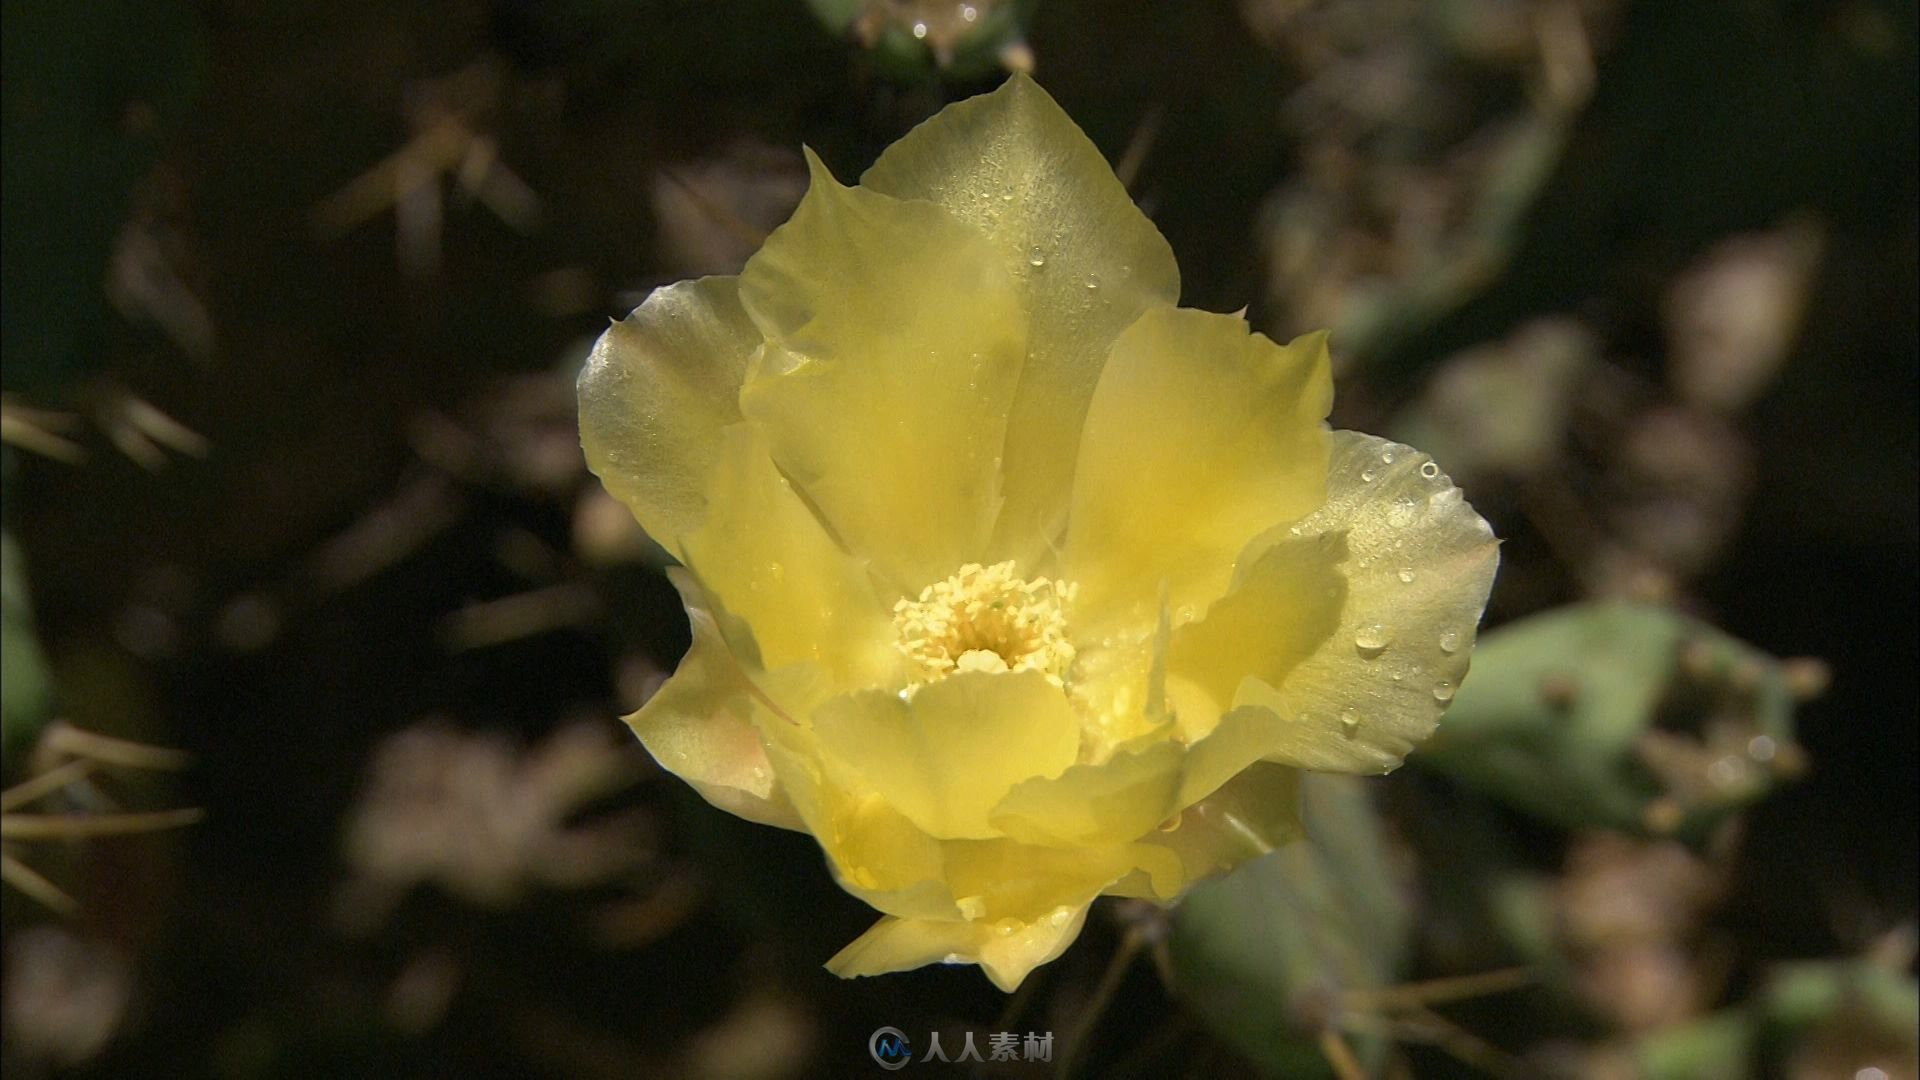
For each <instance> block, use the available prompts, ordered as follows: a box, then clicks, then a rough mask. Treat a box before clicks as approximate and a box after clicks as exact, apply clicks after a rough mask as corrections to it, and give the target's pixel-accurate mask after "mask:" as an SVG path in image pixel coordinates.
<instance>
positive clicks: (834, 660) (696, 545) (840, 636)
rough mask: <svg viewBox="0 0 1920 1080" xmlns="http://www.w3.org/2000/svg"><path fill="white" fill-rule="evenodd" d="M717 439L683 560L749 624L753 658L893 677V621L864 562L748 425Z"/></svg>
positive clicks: (869, 681)
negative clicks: (707, 499) (700, 516)
mask: <svg viewBox="0 0 1920 1080" xmlns="http://www.w3.org/2000/svg"><path fill="white" fill-rule="evenodd" d="M715 437H716V440H717V441H718V443H719V450H718V460H717V461H716V462H715V463H714V465H713V467H712V470H711V479H710V481H709V484H708V490H709V491H710V492H711V493H712V496H713V501H712V505H711V506H710V507H709V508H708V511H707V515H706V520H705V521H704V522H703V523H702V525H701V527H700V528H699V529H698V530H697V531H695V532H694V533H693V534H691V535H690V536H688V537H687V540H686V558H687V562H688V565H690V566H691V567H693V569H694V570H695V572H697V573H698V574H699V575H700V580H701V583H702V584H704V585H705V586H706V588H707V589H708V590H709V591H710V592H711V593H712V594H713V595H714V597H715V598H716V599H717V600H718V601H719V602H720V604H721V605H723V606H724V607H725V608H726V610H727V611H728V612H730V613H732V614H733V615H735V616H737V617H738V618H740V619H741V620H743V621H744V622H745V623H746V624H747V626H748V627H750V628H751V629H752V632H753V638H754V641H755V643H756V644H757V646H758V650H757V651H758V654H759V662H760V663H761V664H762V665H763V666H764V667H765V668H768V669H772V668H778V667H783V666H785V665H787V664H790V663H793V662H795V661H800V660H805V661H809V662H812V663H814V664H817V665H818V666H819V667H820V668H821V669H822V670H823V671H825V672H827V673H828V674H829V675H830V676H831V677H833V678H834V679H835V680H836V682H837V683H838V685H839V686H841V687H842V688H847V687H852V686H872V685H875V684H879V683H885V682H887V681H890V680H891V679H893V678H894V675H895V672H897V670H898V669H899V667H900V656H899V653H898V651H897V650H896V649H895V648H894V647H893V639H894V631H893V621H892V617H891V616H890V615H889V614H888V611H887V608H886V607H885V606H883V605H882V604H881V602H880V600H879V599H878V598H877V597H876V596H875V595H874V591H873V582H872V580H871V578H870V577H869V576H868V575H867V572H866V568H865V566H864V565H863V564H862V563H861V562H859V561H858V560H856V559H854V558H852V557H851V556H849V555H848V554H847V553H846V552H844V551H842V550H841V549H840V547H839V545H838V544H836V543H835V542H834V540H833V538H832V537H830V536H828V535H827V532H826V530H825V529H824V528H823V527H822V526H821V524H820V522H819V520H818V519H817V518H815V517H814V515H813V511H812V510H810V509H808V507H807V505H806V503H805V502H803V501H802V500H801V498H800V496H799V495H798V494H797V493H796V492H795V491H794V490H793V485H792V484H791V483H789V482H788V480H787V478H786V477H784V476H782V475H780V472H779V470H778V469H776V468H774V465H773V459H772V458H770V457H768V456H767V448H766V444H765V442H764V441H763V440H762V439H761V438H760V437H759V435H758V433H757V432H756V431H755V430H754V429H753V427H752V426H751V425H749V424H744V423H742V424H735V425H734V426H732V427H729V428H726V429H725V430H724V431H722V432H718V433H716V436H715Z"/></svg>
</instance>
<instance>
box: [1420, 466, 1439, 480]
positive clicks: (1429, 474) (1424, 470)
mask: <svg viewBox="0 0 1920 1080" xmlns="http://www.w3.org/2000/svg"><path fill="white" fill-rule="evenodd" d="M1420 475H1421V476H1424V477H1426V478H1427V479H1429V480H1432V479H1433V478H1434V477H1436V476H1439V475H1440V466H1438V465H1435V464H1434V463H1433V462H1431V461H1429V462H1427V463H1426V464H1424V465H1422V466H1420Z"/></svg>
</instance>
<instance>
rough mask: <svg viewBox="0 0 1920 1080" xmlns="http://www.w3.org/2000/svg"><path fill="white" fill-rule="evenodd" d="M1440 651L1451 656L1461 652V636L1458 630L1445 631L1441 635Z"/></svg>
mask: <svg viewBox="0 0 1920 1080" xmlns="http://www.w3.org/2000/svg"><path fill="white" fill-rule="evenodd" d="M1440 651H1441V652H1443V653H1446V654H1448V655H1449V656H1451V655H1452V654H1454V653H1456V652H1459V651H1460V634H1459V632H1458V631H1456V630H1443V631H1441V633H1440Z"/></svg>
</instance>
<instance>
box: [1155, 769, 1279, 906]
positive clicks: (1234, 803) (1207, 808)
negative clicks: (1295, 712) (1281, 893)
mask: <svg viewBox="0 0 1920 1080" xmlns="http://www.w3.org/2000/svg"><path fill="white" fill-rule="evenodd" d="M1300 831H1301V829H1300V773H1299V771H1298V770H1296V769H1291V768H1287V767H1286V766H1283V765H1273V764H1268V763H1265V762H1261V763H1256V764H1254V765H1253V766H1251V767H1249V768H1247V769H1245V770H1243V771H1242V772H1240V774H1239V775H1237V776H1235V777H1234V778H1233V779H1231V780H1229V781H1228V782H1227V783H1226V784H1225V785H1224V786H1222V787H1221V788H1220V789H1219V790H1218V791H1215V792H1214V793H1213V794H1211V795H1209V796H1207V797H1206V798H1204V799H1202V800H1200V801H1199V802H1197V803H1195V804H1193V805H1192V806H1189V807H1187V808H1186V809H1185V810H1184V811H1182V812H1181V814H1180V818H1179V821H1178V822H1177V823H1176V824H1175V825H1174V827H1173V828H1172V829H1169V830H1167V831H1165V832H1155V833H1150V834H1148V835H1147V836H1146V837H1144V838H1143V839H1142V840H1141V844H1142V845H1143V846H1154V847H1159V848H1163V849H1165V850H1167V851H1170V852H1172V853H1173V854H1174V855H1176V856H1178V858H1179V862H1180V868H1181V869H1180V872H1179V874H1178V875H1157V876H1154V877H1153V878H1152V879H1151V884H1152V890H1153V892H1152V895H1153V896H1154V897H1155V898H1156V899H1159V900H1163V901H1164V900H1173V899H1174V898H1176V897H1177V896H1179V894H1180V893H1181V892H1184V891H1185V890H1186V889H1187V887H1188V886H1190V885H1192V884H1193V883H1194V882H1196V881H1199V880H1201V879H1202V878H1206V877H1211V876H1212V875H1214V874H1218V873H1223V872H1225V871H1228V870H1231V869H1233V868H1234V867H1236V866H1239V865H1240V864H1241V863H1243V862H1246V861H1247V860H1248V859H1253V858H1258V857H1259V856H1261V855H1264V854H1266V853H1267V852H1269V851H1272V850H1274V849H1275V848H1278V847H1282V846H1284V845H1286V844H1289V843H1291V842H1292V841H1293V840H1294V839H1295V838H1297V837H1298V836H1299V835H1300Z"/></svg>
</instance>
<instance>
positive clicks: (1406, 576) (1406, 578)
mask: <svg viewBox="0 0 1920 1080" xmlns="http://www.w3.org/2000/svg"><path fill="white" fill-rule="evenodd" d="M1400 584H1402V585H1411V584H1413V567H1411V566H1403V567H1401V568H1400Z"/></svg>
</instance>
